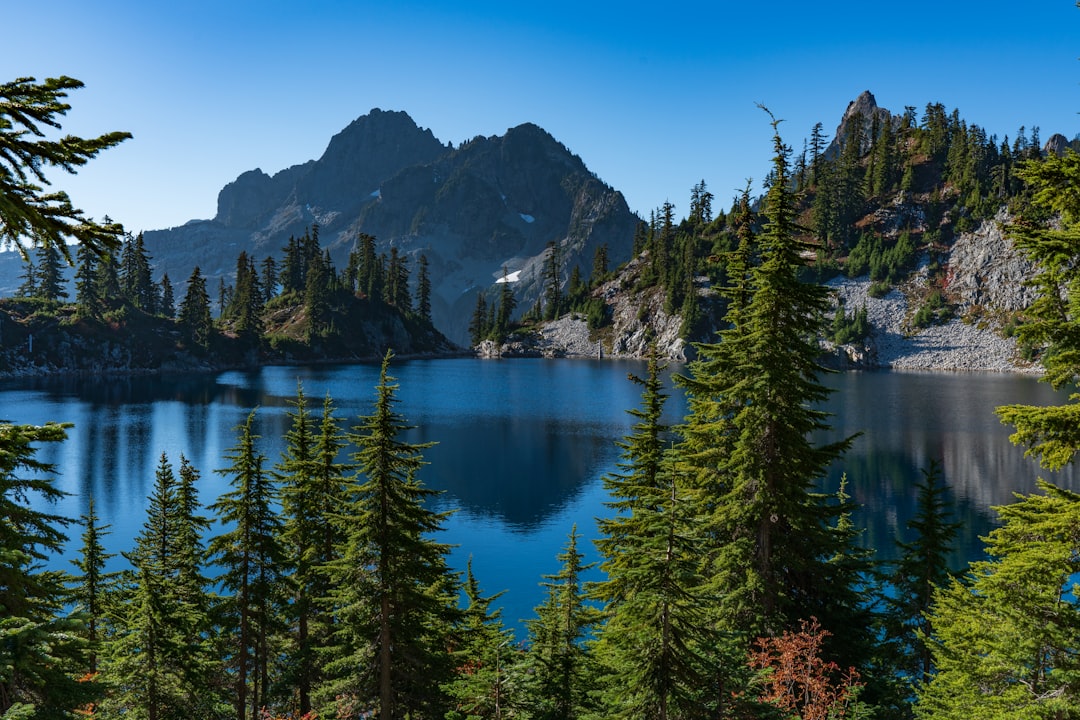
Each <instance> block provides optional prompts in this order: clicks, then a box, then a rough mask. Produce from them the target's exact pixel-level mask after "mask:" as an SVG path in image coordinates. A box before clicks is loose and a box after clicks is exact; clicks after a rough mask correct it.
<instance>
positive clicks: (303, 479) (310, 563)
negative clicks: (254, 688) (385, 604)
mask: <svg viewBox="0 0 1080 720" xmlns="http://www.w3.org/2000/svg"><path fill="white" fill-rule="evenodd" d="M292 405H293V408H294V409H293V411H292V412H290V413H289V416H290V417H291V418H292V426H291V427H290V429H289V431H288V432H287V433H286V435H285V441H286V447H285V450H284V451H283V452H282V456H281V460H280V461H279V462H278V464H277V465H276V466H275V468H274V477H275V479H276V480H277V482H278V483H279V485H280V487H281V506H282V516H283V525H282V533H281V540H282V545H283V551H284V554H285V558H286V562H287V564H288V567H289V568H290V570H291V573H290V575H289V578H288V582H287V588H288V593H289V606H288V609H287V613H286V614H287V618H288V622H289V627H288V629H287V633H288V641H287V644H286V650H285V653H286V655H287V657H286V659H285V660H284V661H283V668H282V683H283V685H286V686H287V687H288V689H289V690H290V691H291V692H290V693H288V694H292V691H294V692H295V695H296V707H295V708H294V709H295V710H296V711H297V712H298V713H300V714H303V713H307V712H309V711H310V710H311V709H312V700H311V698H312V693H313V691H314V688H315V687H316V686H317V685H318V683H319V682H320V680H321V662H320V658H319V656H318V650H319V648H321V647H323V646H324V645H325V644H326V642H327V640H328V638H329V633H330V626H331V625H332V623H333V618H332V616H331V615H330V614H329V613H327V612H326V610H327V608H324V607H322V605H321V604H320V603H321V601H323V600H325V599H326V598H327V597H328V596H329V595H330V585H329V577H328V575H327V573H326V569H327V567H328V566H329V565H330V563H331V562H332V561H333V560H334V558H335V557H337V553H338V552H339V548H340V545H341V543H342V542H343V537H342V534H341V532H340V528H339V527H338V525H337V523H335V522H334V517H335V515H336V514H337V513H338V512H339V511H340V509H341V507H342V504H343V503H344V501H345V499H346V495H345V472H344V466H343V465H342V464H341V463H339V462H338V461H337V455H338V452H339V451H340V450H341V448H342V447H343V445H344V441H343V436H342V433H341V430H340V428H339V426H338V421H337V418H335V417H334V414H333V412H334V411H333V404H332V402H331V400H330V398H329V396H327V398H326V401H325V403H324V405H323V416H322V421H321V424H320V422H319V421H318V419H317V418H315V417H313V416H312V415H311V411H310V410H309V408H308V406H307V399H306V398H305V396H304V392H303V387H302V386H300V385H298V386H297V391H296V399H295V400H294V401H293V403H292Z"/></svg>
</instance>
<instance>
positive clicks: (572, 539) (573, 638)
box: [525, 525, 599, 720]
mask: <svg viewBox="0 0 1080 720" xmlns="http://www.w3.org/2000/svg"><path fill="white" fill-rule="evenodd" d="M578 537H579V535H578V532H577V526H576V525H575V526H574V527H573V528H572V529H571V530H570V536H569V538H568V540H567V543H566V549H565V550H564V551H563V552H562V553H560V554H559V556H558V560H559V562H560V563H562V567H561V568H560V570H559V572H558V573H556V574H554V575H545V576H544V582H543V583H542V584H543V586H544V587H545V589H546V590H547V601H546V602H545V603H544V604H543V605H541V606H539V607H537V608H536V614H537V616H536V618H534V619H532V620H530V621H529V623H528V627H529V638H530V643H529V650H528V654H527V657H526V659H525V662H526V663H527V665H528V672H529V675H530V681H529V687H528V688H526V690H525V692H526V698H525V700H526V702H527V703H528V705H529V707H530V708H531V711H532V712H531V715H532V717H533V718H536V719H537V720H573V719H574V718H579V717H583V716H584V715H585V714H586V713H587V712H588V711H589V710H590V709H592V706H593V701H592V700H591V698H590V697H589V691H590V690H591V689H592V688H593V686H594V671H593V666H592V662H591V659H590V657H589V655H588V653H587V651H586V648H585V645H584V643H585V642H586V641H587V640H588V639H589V636H590V635H591V632H592V629H593V627H594V626H595V625H596V623H597V621H598V620H599V617H598V614H597V611H596V609H595V608H593V607H591V606H590V605H589V604H588V603H587V602H586V595H585V590H584V587H583V585H584V582H583V580H582V577H581V576H582V574H583V573H584V572H585V571H587V570H589V569H590V568H591V567H592V565H591V564H585V563H583V562H582V561H583V560H584V556H583V555H582V554H581V552H580V551H579V550H578V548H577V541H578Z"/></svg>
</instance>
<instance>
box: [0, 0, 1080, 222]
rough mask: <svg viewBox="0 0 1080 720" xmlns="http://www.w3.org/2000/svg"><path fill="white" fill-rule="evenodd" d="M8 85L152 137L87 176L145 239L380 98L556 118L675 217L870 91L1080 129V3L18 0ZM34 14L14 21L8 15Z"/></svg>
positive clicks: (67, 123) (407, 107)
mask: <svg viewBox="0 0 1080 720" xmlns="http://www.w3.org/2000/svg"><path fill="white" fill-rule="evenodd" d="M5 5H6V6H5V7H4V10H3V20H2V22H3V25H4V26H5V32H4V43H3V47H2V48H0V80H3V81H8V80H12V79H14V78H16V77H21V76H34V77H37V78H39V79H41V78H45V77H50V76H56V75H60V74H65V75H70V76H72V77H76V78H78V79H80V80H82V81H83V82H84V83H86V87H85V88H84V89H82V90H79V91H77V92H76V93H74V94H73V95H72V96H71V98H70V102H71V104H72V106H73V109H72V111H71V112H70V113H69V114H68V115H67V117H66V118H64V120H63V124H64V131H66V132H71V133H75V134H78V135H83V136H89V135H96V134H99V133H102V132H106V131H110V130H127V131H130V132H131V133H133V135H134V138H133V139H132V140H129V141H127V142H126V143H124V144H123V145H122V146H120V147H118V148H115V149H113V150H110V151H108V152H106V153H105V154H103V155H101V156H99V157H98V158H97V159H95V160H93V161H91V163H90V164H89V165H87V166H86V167H85V168H84V169H82V170H81V171H80V173H79V174H78V176H76V177H73V178H69V177H67V176H66V175H64V174H56V173H54V174H53V175H52V176H51V177H53V178H54V186H56V187H62V188H64V189H67V190H69V192H70V193H71V196H72V199H73V201H74V203H75V205H76V206H77V207H81V208H82V209H83V210H84V211H86V212H87V214H89V215H91V216H93V217H97V218H100V217H101V216H103V215H105V214H109V215H110V216H112V217H113V218H114V219H116V220H119V221H121V222H123V223H124V225H125V226H126V227H127V228H128V229H129V230H132V231H138V230H144V229H145V230H149V229H156V228H162V227H170V226H174V225H179V224H182V223H183V222H186V221H187V220H190V219H193V218H208V217H212V216H213V215H214V214H215V212H216V203H217V193H218V191H219V190H220V189H221V187H222V186H224V185H225V184H226V183H228V182H230V181H231V180H233V179H235V178H236V176H237V175H239V174H240V173H242V172H244V171H246V170H250V169H253V168H256V167H258V168H262V169H263V170H264V171H266V172H268V173H271V174H273V173H275V172H277V171H279V170H282V169H284V168H286V167H288V166H290V165H295V164H298V163H302V162H305V161H307V160H310V159H313V158H317V157H319V156H320V155H321V154H322V152H323V150H325V148H326V145H327V143H328V142H329V140H330V137H331V136H332V135H333V134H335V133H336V132H338V131H339V130H341V129H342V128H344V127H345V126H346V125H347V124H348V123H349V122H351V121H352V120H353V119H355V118H356V117H359V116H360V115H363V114H365V113H367V112H368V111H369V110H370V109H372V108H375V107H378V108H382V109H385V110H404V111H406V112H408V113H409V114H410V115H411V116H412V118H413V120H415V121H416V123H417V124H418V125H420V126H421V127H426V128H430V129H431V130H432V132H433V133H434V134H435V136H436V137H437V138H439V139H440V140H441V141H443V142H444V143H445V142H447V141H450V142H453V143H454V144H455V145H456V144H458V143H460V142H462V141H464V140H468V139H470V138H472V137H474V136H476V135H496V134H502V133H504V132H505V131H506V130H507V128H509V127H513V126H515V125H518V124H521V123H524V122H533V123H536V124H537V125H540V126H541V127H543V128H545V129H546V130H547V131H548V132H550V133H551V134H552V135H554V136H555V138H557V139H558V140H559V141H561V142H562V143H563V144H565V145H566V146H567V147H569V148H570V150H571V151H573V152H575V153H577V154H578V155H580V156H581V158H582V159H583V160H584V161H585V163H586V165H588V167H589V169H590V170H592V171H593V172H595V173H596V174H597V175H598V176H599V177H600V178H601V179H602V180H604V181H605V182H607V183H608V184H610V185H612V186H613V187H615V188H616V189H618V190H621V191H622V192H623V193H624V195H625V196H626V198H627V201H628V202H629V204H630V207H631V209H633V210H636V211H638V212H640V213H642V214H647V213H648V211H649V210H650V209H652V208H655V207H658V206H659V205H660V204H661V203H663V202H664V201H665V200H670V201H671V202H673V203H674V204H675V206H676V213H677V214H679V215H680V216H681V215H683V214H685V212H686V210H687V207H686V206H687V202H688V198H689V193H690V188H691V186H693V185H694V184H695V183H697V182H698V181H699V180H702V179H704V180H705V181H706V183H707V184H708V187H709V189H710V190H711V191H712V192H713V193H714V195H715V196H716V197H717V203H718V205H720V206H727V205H728V203H729V201H730V199H731V198H732V197H734V196H735V194H736V193H737V192H738V190H739V189H740V188H741V187H742V186H743V185H744V184H745V182H746V180H747V179H753V181H754V187H755V191H760V180H761V179H762V178H763V177H764V175H765V173H766V171H767V170H768V166H769V156H770V147H771V146H770V128H769V123H768V118H767V117H766V116H765V114H764V113H762V112H761V110H759V109H758V108H757V107H756V105H755V104H756V103H758V102H761V103H764V104H765V105H767V106H768V107H769V108H770V109H771V110H772V111H773V112H774V113H775V114H776V116H777V117H779V118H782V119H784V121H785V122H784V123H783V124H782V125H781V132H782V134H783V136H784V139H785V140H786V141H787V142H788V144H790V145H792V146H794V147H795V149H796V150H801V148H802V142H803V139H804V138H805V137H807V136H808V135H809V132H810V128H811V127H812V126H813V124H814V123H815V122H819V121H820V122H822V123H823V124H824V127H825V129H826V132H827V133H829V134H830V135H831V134H832V132H833V131H834V130H835V128H836V125H837V123H838V122H839V119H840V116H841V115H842V113H843V111H844V109H845V107H846V106H847V103H848V102H849V101H851V100H853V99H854V98H855V97H856V96H857V95H858V94H859V93H860V92H862V91H863V90H870V91H871V92H873V93H874V95H875V96H876V98H877V101H878V104H879V105H881V106H882V107H886V108H889V109H890V110H892V111H893V112H901V111H902V110H903V108H904V106H906V105H913V106H915V107H917V108H918V109H919V111H920V115H921V110H922V108H923V107H924V106H925V105H926V103H928V102H941V103H943V104H945V105H946V107H948V108H949V109H950V110H951V109H952V108H958V109H959V111H960V114H961V116H962V117H963V118H964V119H966V120H967V121H968V122H970V123H976V124H978V125H981V126H983V127H984V128H986V129H987V130H988V131H989V132H990V133H996V134H997V135H998V136H999V137H1002V136H1004V135H1009V137H1010V138H1012V137H1014V136H1015V134H1016V130H1017V128H1019V127H1020V126H1022V125H1023V126H1027V127H1028V128H1030V127H1031V126H1034V125H1037V126H1039V127H1040V132H1041V136H1042V138H1043V140H1045V139H1046V138H1048V137H1049V136H1050V135H1051V134H1052V133H1055V132H1060V133H1062V134H1064V135H1066V137H1069V138H1072V137H1074V136H1075V135H1076V134H1077V133H1078V132H1080V115H1077V111H1080V62H1078V60H1077V57H1078V56H1080V32H1078V30H1080V9H1077V8H1076V6H1075V3H1074V2H1073V1H1072V0H1028V1H1027V2H1019V1H1016V0H1014V1H1013V2H1009V3H1005V2H996V1H995V0H984V1H982V2H969V1H967V0H937V1H936V2H930V1H929V0H910V1H909V2H905V3H875V2H818V3H806V2H787V1H785V2H764V3H738V4H734V3H727V2H723V1H722V0H714V2H679V1H678V0H675V1H673V2H667V3H636V2H633V1H632V0H626V1H624V2H618V3H615V2H608V1H607V0H598V1H595V2H593V1H590V0H578V2H567V1H565V0H546V1H545V2H536V3H534V2H531V1H520V2H505V1H504V2H483V1H482V2H474V1H470V0H459V1H458V2H451V3H448V2H435V1H428V2H424V1H420V0H384V1H383V2H367V1H366V0H358V1H355V2H346V1H345V0H337V1H334V0H307V1H304V0H299V1H297V0H294V1H293V2H277V1H276V0H243V1H240V2H230V1H229V0H215V1H212V2H208V1H204V0H186V1H185V2H173V3H159V2H147V1H146V0H138V1H132V0H94V1H93V2H87V1H86V0H37V1H36V2H29V0H10V2H8V3H5ZM15 28H18V29H19V30H16V31H12V30H13V29H15Z"/></svg>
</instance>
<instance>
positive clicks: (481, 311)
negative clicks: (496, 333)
mask: <svg viewBox="0 0 1080 720" xmlns="http://www.w3.org/2000/svg"><path fill="white" fill-rule="evenodd" d="M489 331H490V328H489V326H488V307H487V300H485V299H484V293H483V292H478V293H476V309H475V310H473V314H472V319H471V320H470V321H469V342H471V343H472V344H473V346H474V347H475V346H476V345H479V344H480V342H481V341H482V340H484V339H485V338H487V334H488V332H489Z"/></svg>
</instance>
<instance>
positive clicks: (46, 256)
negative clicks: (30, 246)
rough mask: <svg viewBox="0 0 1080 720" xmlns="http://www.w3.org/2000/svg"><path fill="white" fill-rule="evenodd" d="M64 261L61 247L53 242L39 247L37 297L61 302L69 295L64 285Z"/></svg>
mask: <svg viewBox="0 0 1080 720" xmlns="http://www.w3.org/2000/svg"><path fill="white" fill-rule="evenodd" d="M66 284H67V282H66V281H65V280H64V262H63V256H62V255H61V254H60V249H59V248H57V247H56V245H53V244H51V243H49V244H45V245H42V246H41V247H39V248H38V264H37V293H36V294H37V297H40V298H42V299H43V300H49V301H52V302H60V301H61V300H66V299H67V297H68V292H67V289H66V288H65V287H64V286H65V285H66Z"/></svg>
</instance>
